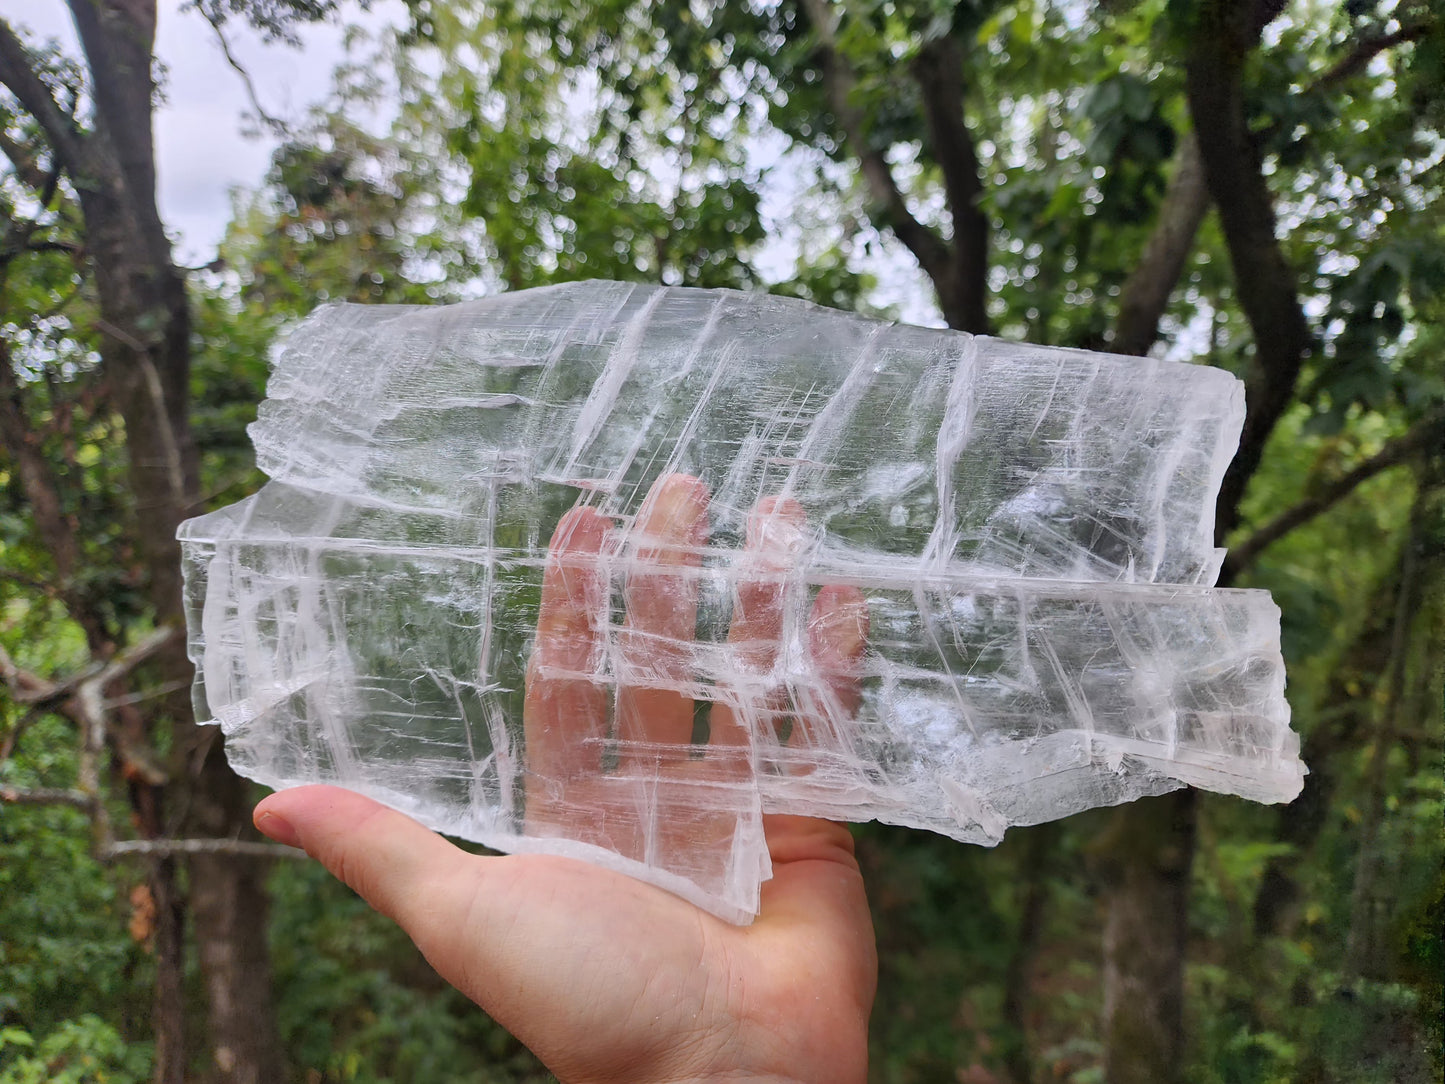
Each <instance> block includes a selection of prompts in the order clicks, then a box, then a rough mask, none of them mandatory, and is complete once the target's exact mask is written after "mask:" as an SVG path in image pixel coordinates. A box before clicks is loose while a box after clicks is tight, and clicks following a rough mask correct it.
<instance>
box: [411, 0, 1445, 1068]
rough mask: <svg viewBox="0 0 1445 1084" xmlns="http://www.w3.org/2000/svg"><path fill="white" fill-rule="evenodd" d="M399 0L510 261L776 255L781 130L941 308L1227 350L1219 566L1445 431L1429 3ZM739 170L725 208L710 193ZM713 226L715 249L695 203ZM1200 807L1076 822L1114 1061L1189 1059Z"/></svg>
mask: <svg viewBox="0 0 1445 1084" xmlns="http://www.w3.org/2000/svg"><path fill="white" fill-rule="evenodd" d="M411 8H412V11H413V14H414V27H413V36H414V39H415V40H416V41H417V42H419V43H421V42H426V43H431V44H433V45H435V46H436V47H438V48H440V49H441V50H442V51H443V54H444V55H445V57H446V60H445V62H444V63H443V64H442V65H441V70H442V71H443V72H444V73H445V74H444V75H443V77H442V79H441V80H440V81H439V82H438V83H437V84H436V85H435V86H434V88H433V101H434V103H435V104H434V113H435V115H438V116H442V117H445V121H444V123H445V124H446V125H447V126H448V127H450V128H452V129H454V130H459V131H460V132H461V133H462V135H461V136H460V137H458V138H456V139H455V140H454V147H455V149H456V150H457V151H458V152H459V153H461V154H462V155H463V156H465V158H466V160H467V162H468V164H469V166H470V179H469V198H468V202H467V205H466V206H467V209H468V210H470V211H471V212H472V213H474V214H476V215H478V216H479V217H480V218H481V220H482V226H483V228H484V230H485V231H486V236H487V238H488V242H489V244H490V246H491V254H492V256H493V257H494V259H495V260H496V261H497V263H498V264H499V265H500V266H501V267H502V268H505V269H506V271H505V272H504V277H505V280H506V281H507V282H508V284H510V285H513V286H520V285H527V284H531V283H533V282H538V281H551V280H554V279H557V278H569V277H582V276H588V275H609V276H615V277H629V278H631V277H637V278H650V279H655V278H659V277H660V278H662V279H663V281H673V282H681V283H686V284H698V285H707V284H714V283H716V282H717V281H718V280H717V279H716V278H715V277H710V276H712V275H714V274H715V272H714V271H713V270H712V269H713V268H718V269H727V270H726V273H727V275H728V276H731V279H732V281H736V282H748V281H761V282H767V280H766V277H765V276H764V275H761V274H760V273H759V272H758V264H759V253H760V248H759V246H758V244H757V240H756V239H757V238H758V237H759V236H760V235H762V234H766V233H767V232H769V231H779V230H781V231H782V232H784V233H786V232H787V228H788V227H787V226H786V223H788V222H789V221H792V219H791V218H790V216H789V215H788V214H787V213H786V212H783V213H781V214H779V213H778V212H774V214H773V216H772V221H769V216H768V215H766V214H765V213H764V212H763V210H762V200H761V199H760V198H759V195H758V194H759V193H762V192H763V191H765V188H766V185H765V183H764V182H763V181H762V180H761V178H760V176H759V175H758V174H757V173H754V172H750V171H749V162H750V157H749V154H748V153H747V149H748V148H753V149H754V151H755V156H758V155H760V154H761V151H760V150H759V148H769V147H776V146H778V145H779V141H781V143H782V145H783V146H785V147H786V148H787V149H786V150H785V151H784V152H783V154H782V161H784V162H786V163H787V166H786V167H785V168H790V169H792V170H796V171H801V172H811V173H812V175H813V176H814V177H815V178H817V180H816V182H815V184H814V185H813V187H812V190H811V193H812V194H814V195H815V196H816V198H817V200H818V201H819V202H820V203H821V204H822V207H824V208H826V209H823V210H820V208H819V206H818V205H817V204H815V205H814V206H812V207H810V208H809V210H810V212H811V213H812V214H813V215H814V216H815V220H816V219H823V220H831V222H832V224H833V228H834V229H835V230H839V232H841V233H842V234H843V235H844V236H843V239H842V240H841V242H840V244H839V245H838V247H837V249H835V251H837V250H838V249H843V250H847V251H850V252H854V253H856V252H860V251H863V250H865V249H866V248H869V247H872V248H873V249H874V250H876V249H877V248H878V247H880V246H881V247H885V248H886V247H890V246H895V245H896V246H901V247H902V248H903V249H905V250H906V251H907V253H909V254H910V255H911V256H912V258H913V259H914V260H915V261H916V264H917V267H918V268H919V270H920V271H921V272H922V274H923V276H925V279H926V281H927V283H928V284H929V285H930V286H931V287H932V290H933V292H934V295H935V297H936V299H937V305H938V311H939V312H940V313H941V315H942V317H943V319H944V320H945V321H946V322H947V323H948V324H949V325H950V326H952V327H955V328H960V329H963V330H969V331H989V330H993V329H997V330H999V331H1002V332H1003V333H1006V334H1010V335H1019V336H1023V337H1027V338H1029V339H1030V340H1032V341H1037V342H1051V343H1061V344H1064V345H1079V346H1088V347H1094V348H1100V347H1110V348H1112V349H1114V350H1116V351H1120V352H1124V353H1132V354H1144V353H1148V352H1151V351H1169V352H1172V353H1175V354H1185V355H1187V354H1195V355H1200V354H1203V355H1205V356H1206V357H1207V358H1208V360H1210V361H1212V362H1214V363H1215V364H1223V365H1227V366H1229V367H1231V368H1234V369H1235V370H1236V371H1237V372H1238V373H1239V375H1241V376H1242V377H1243V379H1244V380H1245V383H1246V387H1247V401H1248V404H1249V413H1248V417H1247V421H1246V424H1245V430H1244V436H1243V439H1242V441H1241V446H1240V450H1239V454H1238V455H1237V457H1236V458H1235V460H1234V461H1233V463H1232V464H1231V466H1230V468H1229V471H1228V473H1227V474H1226V477H1225V480H1224V485H1223V489H1222V492H1221V494H1220V500H1219V506H1218V510H1217V523H1218V531H1219V538H1220V541H1221V543H1223V542H1225V541H1226V540H1229V541H1233V542H1235V543H1236V556H1235V557H1234V558H1233V559H1232V561H1231V562H1230V563H1229V564H1228V565H1226V568H1225V574H1226V581H1225V582H1229V581H1231V580H1233V579H1234V578H1235V577H1237V576H1240V575H1241V574H1243V573H1244V571H1245V569H1246V568H1249V567H1250V566H1251V565H1252V564H1256V563H1257V562H1258V561H1259V558H1260V554H1261V553H1262V552H1263V551H1264V550H1265V548H1266V547H1269V546H1273V545H1276V544H1278V542H1279V540H1280V539H1281V538H1283V537H1285V536H1286V535H1287V534H1288V533H1289V532H1290V531H1292V530H1296V529H1298V528H1299V527H1300V526H1301V525H1302V524H1307V523H1309V522H1311V521H1312V520H1313V519H1314V517H1316V516H1319V515H1322V514H1325V513H1327V512H1329V511H1330V510H1331V509H1333V508H1335V507H1336V506H1337V504H1338V503H1339V502H1341V501H1344V500H1346V499H1348V497H1349V495H1350V494H1352V493H1354V492H1355V491H1356V489H1357V488H1358V487H1359V486H1360V485H1361V484H1362V483H1364V482H1366V481H1367V480H1369V479H1370V478H1373V477H1375V476H1376V475H1377V474H1379V473H1380V472H1383V471H1393V472H1394V476H1395V477H1399V476H1400V474H1401V473H1402V472H1403V471H1405V470H1407V469H1408V464H1411V463H1417V462H1419V461H1420V459H1421V457H1422V456H1423V457H1427V458H1428V457H1429V456H1431V455H1434V454H1437V453H1438V450H1439V448H1440V444H1441V441H1440V437H1441V433H1442V430H1441V416H1440V414H1439V411H1438V409H1435V408H1433V407H1432V406H1431V404H1432V402H1438V397H1439V395H1440V391H1441V385H1440V375H1441V372H1440V368H1439V365H1438V363H1437V362H1434V361H1431V360H1429V358H1428V356H1427V354H1425V353H1421V352H1420V351H1419V350H1418V349H1416V345H1415V344H1416V342H1417V340H1418V339H1419V338H1420V337H1421V336H1422V335H1423V334H1425V331H1424V329H1427V328H1428V327H1429V326H1430V322H1429V320H1430V317H1429V315H1428V314H1429V313H1430V312H1432V311H1433V309H1434V306H1435V305H1437V304H1438V301H1437V300H1436V299H1437V298H1438V295H1439V291H1440V288H1441V285H1442V282H1445V278H1442V275H1441V273H1440V269H1439V267H1438V258H1437V257H1436V255H1435V252H1437V251H1438V239H1439V237H1440V230H1441V214H1440V206H1441V203H1440V198H1439V197H1440V189H1439V176H1438V169H1437V168H1436V167H1434V166H1433V165H1431V164H1430V163H1431V162H1433V157H1432V154H1431V152H1430V151H1429V147H1430V146H1431V139H1432V136H1431V135H1430V132H1431V130H1432V127H1433V126H1434V124H1435V123H1436V121H1437V120H1438V117H1439V111H1440V105H1441V97H1440V88H1441V81H1440V78H1439V74H1440V63H1441V55H1442V35H1445V30H1442V26H1441V23H1440V20H1439V18H1438V13H1437V12H1435V11H1434V10H1433V9H1432V8H1431V7H1430V6H1429V5H1426V4H1423V3H1415V2H1407V3H1401V4H1397V5H1390V6H1383V7H1382V6H1379V5H1376V4H1373V3H1368V2H1367V3H1349V4H1345V5H1343V6H1340V7H1339V8H1332V7H1328V6H1325V5H1318V4H1317V5H1299V6H1297V7H1295V8H1294V9H1291V10H1289V11H1286V6H1285V5H1284V4H1283V3H1282V2H1276V3H1269V2H1257V0H1198V2H1196V3H1190V4H1176V5H1167V6H1166V5H1161V4H1131V5H1107V6H1104V7H1102V8H1100V9H1097V10H1092V11H1086V10H1084V9H1082V8H1078V7H1075V6H1070V5H1065V4H1050V3H1043V2H1032V0H1021V2H1007V0H979V2H965V3H948V4H910V3H898V2H892V3H876V4H873V3H869V4H856V5H855V4H849V5H840V4H833V3H829V2H828V0H796V2H786V3H781V4H774V5H766V6H740V5H728V4H703V5H698V4H691V5H681V4H666V3H659V4H652V5H646V6H644V7H642V8H638V7H637V6H635V5H631V4H622V3H615V4H613V3H601V4H593V5H587V6H585V7H584V8H577V7H576V6H575V5H566V4H556V3H551V2H548V0H512V2H509V3H501V4H491V5H486V6H485V7H482V6H480V5H465V4H446V5H442V4H437V3H435V2H432V0H413V2H412V4H411ZM774 153H776V152H774ZM775 168H776V167H775ZM724 193H726V195H727V196H728V197H729V200H728V202H727V203H726V204H725V206H726V207H727V209H728V210H729V212H730V213H731V215H732V217H731V218H730V217H729V215H727V214H721V213H718V212H717V211H716V210H709V211H708V213H705V214H704V213H703V210H704V209H710V208H712V201H716V200H718V199H719V197H720V196H721V195H722V194H724ZM599 196H600V198H597V197H599ZM717 224H724V225H726V226H727V228H728V235H729V237H730V239H731V241H732V244H731V246H729V245H727V244H726V243H719V242H717V241H714V240H713V235H712V234H710V233H705V232H702V231H706V230H709V229H715V228H716V226H717ZM1426 238H1430V239H1432V240H1425V239H1426ZM679 240H681V241H682V242H683V243H685V244H693V245H695V246H696V249H697V251H698V252H699V253H700V254H702V255H703V257H704V258H703V259H702V260H701V261H694V262H689V260H688V259H686V258H685V257H684V258H679V257H677V256H676V255H675V253H676V252H677V247H676V246H677V244H678V242H679ZM1352 253H1360V255H1359V256H1358V257H1356V256H1354V255H1351V254H1352ZM861 264H862V261H860V260H857V259H854V260H853V263H852V265H851V266H853V267H858V266H860V265H861ZM768 284H769V285H772V286H773V287H774V288H781V289H785V290H793V291H794V292H799V291H798V288H797V287H796V286H790V285H789V284H788V283H786V282H783V281H775V282H772V283H768ZM1161 336H1162V338H1161ZM1287 419H1290V424H1289V426H1288V428H1289V432H1290V437H1289V439H1293V440H1304V441H1307V442H1311V443H1312V445H1313V446H1314V447H1317V448H1318V449H1320V453H1321V455H1322V456H1323V457H1324V458H1322V459H1321V460H1319V461H1318V462H1317V464H1316V466H1315V467H1314V468H1313V469H1312V470H1311V477H1312V479H1313V480H1312V481H1311V482H1310V483H1309V484H1308V485H1307V486H1306V487H1304V489H1303V490H1300V489H1298V488H1297V489H1296V490H1295V492H1294V494H1293V497H1292V498H1289V497H1287V498H1286V499H1287V500H1288V499H1293V500H1296V501H1298V503H1296V504H1294V505H1293V507H1286V508H1284V509H1283V510H1280V509H1279V508H1267V507H1260V508H1255V509H1253V510H1251V508H1250V503H1249V498H1250V497H1251V495H1252V494H1253V493H1254V492H1255V491H1256V490H1257V489H1258V488H1259V486H1261V485H1264V486H1266V487H1267V488H1269V489H1271V490H1273V491H1276V492H1277V490H1278V486H1279V484H1280V483H1279V481H1278V479H1277V477H1275V470H1274V469H1272V463H1273V460H1272V458H1271V457H1272V456H1277V457H1278V458H1279V460H1280V464H1281V466H1280V468H1279V470H1280V472H1284V471H1287V470H1289V469H1290V465H1289V463H1288V461H1289V460H1290V458H1291V457H1290V456H1289V455H1288V454H1287V453H1285V452H1284V451H1282V450H1281V449H1280V448H1279V443H1280V438H1278V436H1277V435H1278V433H1279V430H1280V427H1281V425H1282V424H1283V423H1285V421H1286V420H1287ZM1330 450H1333V451H1330ZM1296 466H1297V465H1296ZM1261 479H1263V481H1260V480H1261ZM1256 527H1257V528H1258V530H1257V532H1256V531H1253V530H1252V528H1256ZM1403 528H1404V522H1403V520H1402V519H1398V518H1397V519H1395V520H1392V521H1391V522H1390V523H1389V524H1388V526H1387V527H1386V528H1385V529H1387V530H1388V531H1390V532H1392V533H1394V534H1395V536H1396V537H1399V532H1400V531H1402V530H1403ZM1253 579H1254V582H1256V583H1262V584H1264V585H1268V584H1269V583H1270V581H1269V579H1268V578H1266V577H1262V576H1260V575H1256V576H1254V578H1253ZM1382 755H1383V754H1382ZM1377 762H1378V761H1377ZM1285 817H1286V819H1288V817H1289V814H1288V813H1286V814H1285ZM1198 818H1199V810H1198V802H1197V799H1196V798H1195V796H1194V795H1193V794H1192V793H1189V792H1182V793H1179V794H1176V795H1172V796H1169V797H1166V798H1162V799H1156V800H1153V801H1149V802H1141V803H1138V804H1137V805H1135V806H1133V807H1130V808H1128V809H1125V810H1122V811H1121V812H1120V813H1119V814H1117V815H1116V816H1115V817H1114V818H1113V820H1112V825H1111V827H1110V829H1109V830H1108V832H1106V833H1104V834H1102V835H1101V836H1100V838H1099V839H1098V840H1097V841H1096V842H1095V844H1094V845H1093V847H1092V852H1093V853H1094V854H1095V855H1096V869H1097V871H1098V875H1099V876H1100V877H1101V878H1102V880H1103V883H1104V884H1105V885H1106V886H1107V889H1106V897H1107V900H1108V906H1107V912H1108V916H1109V917H1108V920H1107V922H1106V923H1105V929H1104V931H1103V933H1104V953H1105V967H1104V973H1103V983H1104V997H1103V1003H1104V1021H1103V1032H1102V1034H1103V1041H1104V1058H1103V1061H1104V1067H1105V1073H1106V1075H1107V1076H1108V1078H1109V1079H1111V1080H1133V1079H1138V1080H1169V1079H1177V1078H1178V1077H1179V1074H1180V1073H1181V1072H1182V1067H1183V1066H1184V1065H1185V1064H1186V1059H1185V1045H1184V1043H1185V1035H1184V1029H1183V1006H1184V1000H1185V963H1186V959H1187V956H1186V946H1187V941H1188V918H1189V915H1190V906H1189V904H1190V899H1191V892H1192V890H1193V869H1194V865H1193V856H1194V853H1195V846H1196V844H1195V840H1196V835H1197V831H1198ZM1015 1072H1016V1075H1023V1073H1024V1072H1025V1070H1024V1069H1021V1068H1018V1067H1017V1066H1016V1067H1015Z"/></svg>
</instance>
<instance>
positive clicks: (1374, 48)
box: [1303, 21, 1431, 94]
mask: <svg viewBox="0 0 1445 1084" xmlns="http://www.w3.org/2000/svg"><path fill="white" fill-rule="evenodd" d="M1430 27H1431V24H1430V23H1429V22H1428V21H1422V22H1418V23H1410V24H1408V25H1406V26H1402V27H1400V29H1399V30H1396V31H1394V32H1393V33H1390V34H1373V35H1367V36H1365V37H1362V38H1360V40H1359V41H1357V42H1356V43H1355V47H1354V48H1353V49H1351V50H1350V51H1349V52H1348V53H1346V54H1345V55H1344V56H1342V57H1340V59H1339V60H1337V61H1335V63H1334V64H1333V65H1332V66H1330V67H1329V68H1326V69H1325V70H1324V71H1323V72H1322V73H1321V74H1320V76H1319V77H1318V78H1317V79H1315V80H1314V81H1313V82H1312V83H1310V85H1309V86H1307V87H1305V88H1304V91H1303V93H1306V94H1309V93H1311V92H1312V91H1316V90H1325V89H1327V88H1329V87H1333V86H1337V85H1338V84H1340V83H1343V82H1345V81H1346V80H1347V79H1350V78H1351V77H1353V76H1355V75H1358V74H1359V73H1360V72H1362V71H1364V69H1365V67H1366V66H1367V65H1368V64H1369V63H1370V61H1372V60H1374V59H1375V57H1377V56H1379V55H1380V54H1381V53H1383V52H1384V51H1385V50H1386V49H1393V48H1394V47H1395V46H1397V45H1403V44H1405V43H1406V42H1409V41H1418V40H1419V39H1420V38H1423V37H1424V36H1425V35H1426V34H1427V33H1429V31H1430Z"/></svg>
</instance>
